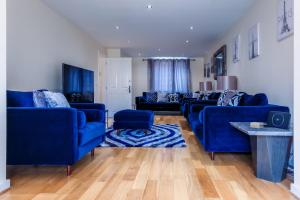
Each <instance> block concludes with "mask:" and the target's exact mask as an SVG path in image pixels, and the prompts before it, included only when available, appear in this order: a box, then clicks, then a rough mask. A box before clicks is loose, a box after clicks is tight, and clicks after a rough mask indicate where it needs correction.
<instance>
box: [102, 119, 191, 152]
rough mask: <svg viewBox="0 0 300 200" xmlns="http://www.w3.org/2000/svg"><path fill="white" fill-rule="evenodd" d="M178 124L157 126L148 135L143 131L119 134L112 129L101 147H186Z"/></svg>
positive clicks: (127, 131)
mask: <svg viewBox="0 0 300 200" xmlns="http://www.w3.org/2000/svg"><path fill="white" fill-rule="evenodd" d="M186 146H187V145H186V143H185V140H184V138H183V136H182V134H181V131H180V128H179V125H177V124H156V125H153V127H152V129H151V131H149V132H148V133H147V134H145V133H144V131H143V130H129V129H128V130H122V131H121V132H120V133H119V134H117V133H116V131H114V130H113V129H112V128H110V129H108V130H107V132H106V137H105V141H104V142H103V143H102V144H100V145H99V147H146V148H174V147H175V148H176V147H177V148H180V147H186Z"/></svg>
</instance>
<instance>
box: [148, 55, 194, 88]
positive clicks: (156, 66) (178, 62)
mask: <svg viewBox="0 0 300 200" xmlns="http://www.w3.org/2000/svg"><path fill="white" fill-rule="evenodd" d="M149 67H150V86H151V90H152V91H157V92H181V93H186V92H189V91H190V90H191V73H190V62H189V60H188V59H152V60H149Z"/></svg>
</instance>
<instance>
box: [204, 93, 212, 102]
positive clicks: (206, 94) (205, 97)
mask: <svg viewBox="0 0 300 200" xmlns="http://www.w3.org/2000/svg"><path fill="white" fill-rule="evenodd" d="M210 94H211V93H205V94H203V97H202V100H203V101H208V100H209V95H210Z"/></svg>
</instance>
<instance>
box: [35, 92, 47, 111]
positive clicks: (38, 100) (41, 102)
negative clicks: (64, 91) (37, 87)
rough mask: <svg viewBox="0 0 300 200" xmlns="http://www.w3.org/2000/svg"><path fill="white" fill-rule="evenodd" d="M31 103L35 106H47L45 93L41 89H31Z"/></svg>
mask: <svg viewBox="0 0 300 200" xmlns="http://www.w3.org/2000/svg"><path fill="white" fill-rule="evenodd" d="M33 103H34V107H36V108H47V107H48V105H47V102H46V98H45V94H44V92H42V91H33Z"/></svg>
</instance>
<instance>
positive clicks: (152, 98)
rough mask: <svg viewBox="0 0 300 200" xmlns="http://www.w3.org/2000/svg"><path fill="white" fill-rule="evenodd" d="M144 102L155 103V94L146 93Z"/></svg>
mask: <svg viewBox="0 0 300 200" xmlns="http://www.w3.org/2000/svg"><path fill="white" fill-rule="evenodd" d="M145 95H146V102H147V103H156V102H157V92H146V94H145Z"/></svg>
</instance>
